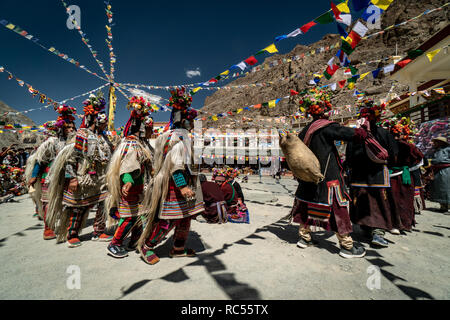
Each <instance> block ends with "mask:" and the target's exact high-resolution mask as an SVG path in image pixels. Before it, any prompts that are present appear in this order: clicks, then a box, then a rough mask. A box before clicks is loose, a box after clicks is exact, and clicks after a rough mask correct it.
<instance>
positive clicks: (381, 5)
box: [370, 0, 394, 11]
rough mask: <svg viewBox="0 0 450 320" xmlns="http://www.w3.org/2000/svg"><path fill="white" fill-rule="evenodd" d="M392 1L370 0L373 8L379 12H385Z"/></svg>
mask: <svg viewBox="0 0 450 320" xmlns="http://www.w3.org/2000/svg"><path fill="white" fill-rule="evenodd" d="M393 1H394V0H371V1H370V2H372V3H373V4H374V5H375V6H377V7H378V8H380V9H381V10H384V11H385V10H386V9H387V8H388V7H389V6H390V5H391V3H392V2H393Z"/></svg>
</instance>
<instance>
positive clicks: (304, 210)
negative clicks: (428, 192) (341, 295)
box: [292, 96, 366, 258]
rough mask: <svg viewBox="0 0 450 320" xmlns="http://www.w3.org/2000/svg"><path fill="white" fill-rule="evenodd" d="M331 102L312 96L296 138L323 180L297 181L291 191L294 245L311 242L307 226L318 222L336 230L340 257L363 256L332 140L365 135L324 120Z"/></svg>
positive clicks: (363, 136) (356, 138)
mask: <svg viewBox="0 0 450 320" xmlns="http://www.w3.org/2000/svg"><path fill="white" fill-rule="evenodd" d="M330 109H331V104H330V103H329V101H328V100H327V98H326V97H324V96H321V97H319V99H317V97H316V98H315V101H314V102H313V104H311V105H310V106H308V110H307V112H308V113H309V114H311V115H312V117H313V121H312V122H311V123H310V124H309V125H308V126H306V128H304V129H303V130H302V131H301V132H300V134H299V138H300V139H301V140H303V142H304V143H305V144H306V145H307V146H308V147H309V148H310V149H311V151H312V152H313V153H314V154H315V156H316V157H317V159H318V160H319V162H320V167H321V170H322V174H323V175H324V177H325V178H324V180H323V181H321V182H319V183H318V184H314V183H311V182H305V181H302V180H299V185H298V188H297V191H296V193H295V197H296V200H297V201H296V204H295V205H294V208H293V211H292V214H293V216H294V222H297V223H299V224H300V227H299V236H300V240H299V241H298V243H297V246H298V247H300V248H306V247H308V246H310V245H312V244H313V241H312V238H311V229H310V226H311V225H313V224H320V226H321V227H323V228H324V229H326V230H332V231H334V232H335V233H336V236H337V238H338V240H339V244H340V247H341V250H340V252H339V255H340V256H342V257H344V258H361V257H363V256H364V255H365V253H366V252H365V249H364V248H363V247H362V246H356V245H354V243H353V239H352V237H351V236H350V233H351V232H352V224H351V221H350V216H349V212H348V205H349V201H350V197H349V195H348V194H347V193H346V191H345V190H346V188H345V182H344V180H343V168H342V166H341V161H340V158H339V154H338V151H337V149H336V146H335V143H334V141H335V140H339V141H353V140H356V141H362V140H363V139H364V138H365V137H366V132H365V131H364V130H363V129H352V128H347V127H343V126H341V125H339V124H338V123H336V122H331V121H328V120H326V118H327V116H326V113H327V112H328V111H329V110H330Z"/></svg>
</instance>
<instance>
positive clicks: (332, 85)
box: [330, 82, 336, 91]
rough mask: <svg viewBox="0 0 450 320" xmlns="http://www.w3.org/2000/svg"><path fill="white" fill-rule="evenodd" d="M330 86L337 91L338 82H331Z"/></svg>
mask: <svg viewBox="0 0 450 320" xmlns="http://www.w3.org/2000/svg"><path fill="white" fill-rule="evenodd" d="M330 88H331V90H333V91H335V90H336V82H335V83H332V84H330Z"/></svg>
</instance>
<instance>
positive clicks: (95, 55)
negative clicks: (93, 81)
mask: <svg viewBox="0 0 450 320" xmlns="http://www.w3.org/2000/svg"><path fill="white" fill-rule="evenodd" d="M61 3H62V4H63V6H64V8H66V13H67V15H68V17H69V18H71V17H72V16H71V15H70V12H71V10H70V9H69V7H68V6H67V3H65V2H64V0H61ZM72 23H73V25H74V26H75V29H76V30H77V31H78V33H79V34H80V37H81V41H83V43H84V44H85V45H86V47H88V49H89V51H90V52H91V55H92V57H93V58H94V60H95V61H96V62H97V64H98V66H99V67H100V69H101V70H102V72H103V74H104V75H105V76H106V78H107V79H108V81H111V79H110V78H109V75H108V74H107V73H106V70H105V68H104V65H103V62H101V61H100V60H98V59H97V51H95V50H93V48H92V45H90V44H89V43H88V42H89V39H87V38H86V34H85V33H84V32H83V31H82V30H81V27H80V26H79V25H78V22H77V20H76V19H75V18H73V19H72Z"/></svg>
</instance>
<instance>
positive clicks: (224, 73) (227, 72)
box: [220, 70, 230, 76]
mask: <svg viewBox="0 0 450 320" xmlns="http://www.w3.org/2000/svg"><path fill="white" fill-rule="evenodd" d="M229 73H230V70H227V71H224V72H222V73H221V74H220V75H221V76H226V75H227V74H229Z"/></svg>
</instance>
